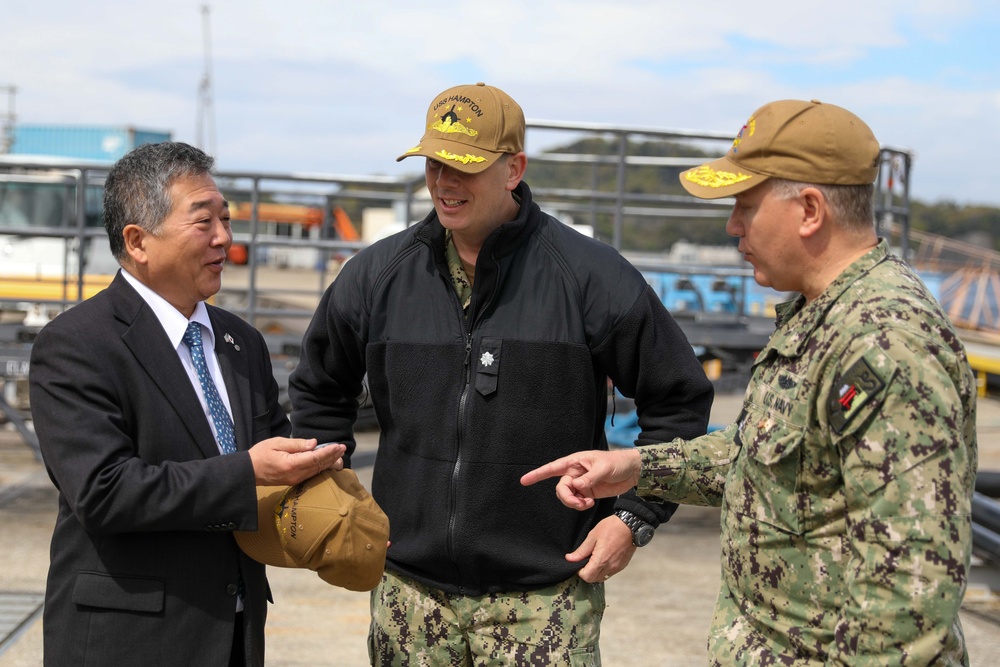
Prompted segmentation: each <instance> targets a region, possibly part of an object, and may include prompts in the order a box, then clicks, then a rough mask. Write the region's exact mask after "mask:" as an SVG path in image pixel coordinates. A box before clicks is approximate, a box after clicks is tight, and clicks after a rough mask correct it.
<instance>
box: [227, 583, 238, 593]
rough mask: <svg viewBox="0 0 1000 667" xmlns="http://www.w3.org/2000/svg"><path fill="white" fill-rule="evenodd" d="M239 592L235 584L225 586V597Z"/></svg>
mask: <svg viewBox="0 0 1000 667" xmlns="http://www.w3.org/2000/svg"><path fill="white" fill-rule="evenodd" d="M239 592H240V587H239V586H237V585H236V584H229V585H228V586H226V595H236V594H237V593H239Z"/></svg>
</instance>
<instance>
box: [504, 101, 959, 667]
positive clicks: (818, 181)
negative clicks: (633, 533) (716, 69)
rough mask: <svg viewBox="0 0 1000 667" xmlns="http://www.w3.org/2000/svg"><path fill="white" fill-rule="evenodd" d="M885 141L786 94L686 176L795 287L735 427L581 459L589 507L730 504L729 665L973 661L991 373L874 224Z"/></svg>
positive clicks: (714, 644) (785, 285) (568, 493)
mask: <svg viewBox="0 0 1000 667" xmlns="http://www.w3.org/2000/svg"><path fill="white" fill-rule="evenodd" d="M878 157H879V145H878V142H877V141H876V140H875V137H874V136H873V135H872V133H871V131H870V130H869V129H868V127H867V126H866V125H865V124H864V123H863V122H862V121H861V120H860V119H859V118H857V117H856V116H854V115H853V114H851V113H850V112H848V111H846V110H844V109H841V108H839V107H835V106H833V105H829V104H821V103H819V102H815V101H813V102H799V101H791V100H787V101H779V102H773V103H771V104H767V105H765V106H764V107H762V108H761V109H759V110H758V111H757V112H755V113H754V115H753V116H752V117H751V118H750V119H749V120H748V121H747V123H746V125H744V126H743V128H742V129H741V130H740V133H739V135H738V136H737V138H736V140H735V141H734V143H733V147H732V148H731V150H730V151H729V152H728V154H727V155H726V156H725V157H724V158H720V159H719V160H716V161H714V162H711V163H709V164H706V165H703V166H701V167H699V168H697V169H692V170H689V171H687V172H684V173H683V174H682V175H681V182H682V183H683V185H684V187H685V188H686V189H687V190H688V191H689V192H691V193H692V194H694V195H696V196H699V197H702V198H718V197H725V196H734V197H735V198H736V205H735V207H734V208H733V212H732V215H731V216H730V219H729V222H728V224H727V227H726V229H727V231H728V232H729V233H730V234H732V235H734V236H737V237H739V239H740V243H739V247H740V251H741V252H742V253H743V254H744V256H745V258H746V259H747V260H748V261H749V262H750V263H751V264H752V265H753V267H754V277H755V279H756V280H757V282H759V283H760V284H761V285H769V286H773V287H775V288H776V289H779V290H783V291H784V290H787V291H796V292H798V293H799V294H800V296H798V298H796V299H795V300H793V301H791V302H788V303H785V304H782V305H781V306H780V307H779V308H778V314H777V315H778V317H777V329H776V331H775V332H774V334H773V335H772V336H771V339H770V341H769V342H768V344H767V346H766V347H765V348H764V349H763V350H762V351H761V353H760V355H759V356H758V357H757V359H756V361H755V364H754V368H753V375H752V380H751V383H750V386H749V387H748V389H747V391H746V395H745V398H744V403H743V410H742V412H741V413H740V416H739V418H738V419H737V421H736V423H734V424H732V425H731V426H729V427H728V428H727V429H725V430H723V431H718V432H715V433H712V434H709V435H706V436H703V437H699V438H696V439H694V440H689V441H683V440H674V441H672V442H669V443H665V444H661V445H656V446H653V447H645V448H643V449H642V450H632V451H621V452H613V453H610V454H608V453H604V452H596V453H583V454H579V455H571V456H568V457H564V458H563V459H560V460H559V461H555V462H553V463H551V464H549V465H547V466H543V467H542V468H540V469H538V470H536V471H533V472H532V473H529V474H528V475H526V476H525V477H524V478H523V479H522V483H525V484H533V483H535V482H537V481H539V480H541V479H545V478H547V477H552V476H562V479H561V480H560V482H559V483H558V485H557V489H556V491H557V495H558V496H559V498H560V499H561V500H562V501H563V503H564V504H566V505H568V506H570V507H575V508H578V509H581V508H586V507H588V506H589V505H590V503H592V502H593V500H592V499H593V498H596V497H603V496H605V495H608V494H614V493H620V492H621V491H623V490H625V489H628V488H631V487H632V486H633V485H636V484H637V491H638V493H639V495H640V496H643V497H657V498H664V499H669V500H671V501H674V502H678V503H688V504H695V505H721V507H722V586H721V591H720V594H719V599H718V602H717V604H716V608H715V614H714V617H713V620H712V629H711V635H710V638H709V642H708V648H709V653H710V656H711V659H712V664H715V665H825V664H850V665H928V664H934V665H964V664H968V656H967V653H966V651H965V645H964V639H963V635H962V628H961V625H960V623H959V618H958V609H959V606H960V604H961V602H962V597H963V594H964V592H965V586H966V580H967V576H968V571H969V560H970V554H971V545H972V540H971V502H972V490H973V485H974V481H975V470H976V435H975V393H974V389H975V383H974V380H973V377H972V373H971V370H970V368H969V364H968V360H967V359H966V354H965V350H964V349H963V346H962V343H961V341H960V340H959V339H958V337H957V335H956V333H955V330H954V329H953V328H952V326H951V324H950V323H949V322H948V319H947V317H946V316H945V315H944V313H943V312H942V311H941V309H940V307H939V306H938V304H937V303H936V301H935V300H934V299H933V297H932V296H931V295H930V294H929V293H928V291H927V289H926V288H925V287H924V285H923V284H922V283H921V282H920V280H919V279H918V278H917V277H916V276H915V275H914V274H913V272H912V271H911V270H910V269H909V268H908V267H907V266H906V265H905V264H904V263H903V262H902V261H900V260H899V259H897V258H896V257H894V256H893V255H891V254H890V253H889V248H888V245H887V243H886V241H885V240H880V239H878V238H877V237H876V235H875V231H874V228H873V212H872V199H873V187H872V185H871V184H872V183H873V181H874V180H875V177H876V175H877V164H878Z"/></svg>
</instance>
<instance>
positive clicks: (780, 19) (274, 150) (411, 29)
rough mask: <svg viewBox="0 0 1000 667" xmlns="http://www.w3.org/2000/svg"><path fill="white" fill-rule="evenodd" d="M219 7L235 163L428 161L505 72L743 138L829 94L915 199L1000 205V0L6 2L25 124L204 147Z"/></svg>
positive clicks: (219, 81) (228, 165) (537, 115)
mask: <svg viewBox="0 0 1000 667" xmlns="http://www.w3.org/2000/svg"><path fill="white" fill-rule="evenodd" d="M204 5H208V6H209V8H210V11H209V17H210V26H211V27H210V35H211V40H210V44H211V50H210V53H211V58H210V60H211V80H212V84H213V100H214V104H213V112H214V113H213V115H212V120H214V123H212V122H208V121H206V123H205V127H211V126H212V125H213V124H214V127H215V139H214V141H212V140H211V138H210V136H209V135H208V133H206V134H205V139H204V142H203V143H204V144H205V146H206V147H208V148H212V147H213V146H214V149H215V152H216V154H217V156H218V158H219V166H220V168H222V169H230V170H235V169H239V170H266V171H276V172H323V173H333V174H357V175H369V174H389V175H400V174H403V173H414V172H419V171H420V170H421V169H422V167H421V165H420V164H419V163H418V162H417V161H416V160H406V161H404V162H402V163H399V164H397V163H396V162H395V161H394V160H395V157H396V156H397V155H399V154H400V153H401V152H403V151H404V150H406V149H407V148H409V147H411V146H412V145H414V144H415V143H416V142H417V140H418V139H419V137H420V135H421V134H422V132H423V127H422V125H423V117H424V113H425V110H426V107H427V104H428V103H429V102H430V101H431V98H433V97H434V96H435V95H436V94H437V93H438V92H440V91H442V90H444V89H445V88H447V87H450V86H452V85H455V84H458V83H472V82H475V81H486V82H487V83H491V84H494V85H497V86H499V87H501V88H503V89H504V90H506V91H507V92H508V93H510V94H511V95H512V96H513V97H514V98H515V99H517V100H518V101H519V102H520V103H521V106H522V107H523V108H524V110H525V114H526V115H527V117H528V118H529V119H538V120H553V121H574V122H585V123H607V124H620V125H626V126H633V127H647V128H658V129H688V130H705V131H712V132H722V133H726V134H730V135H735V133H736V131H737V130H738V129H739V127H740V126H741V125H742V124H743V122H744V121H745V120H746V118H747V117H748V116H749V115H750V114H751V113H752V112H753V111H754V110H755V109H756V108H758V107H759V106H761V105H762V104H764V103H765V102H768V101H770V100H774V99H781V98H799V99H811V98H815V99H820V100H822V101H825V102H831V103H835V104H839V105H841V106H844V107H847V108H849V109H851V110H852V111H854V112H856V113H857V114H858V115H860V116H861V117H862V118H864V119H865V120H866V121H867V122H868V123H869V125H871V127H872V129H873V130H874V131H875V134H876V136H877V137H878V138H879V140H880V141H881V142H882V144H883V145H884V146H889V147H893V148H901V149H906V150H909V151H911V152H912V153H913V154H914V163H913V172H912V178H911V195H912V196H913V197H914V198H916V199H920V200H922V201H928V202H933V201H940V200H950V201H956V202H959V203H982V204H989V205H998V206H1000V184H998V182H1000V179H998V177H997V174H996V171H997V170H998V169H1000V167H998V166H997V165H998V162H1000V161H998V160H997V157H998V156H1000V131H998V125H1000V38H998V36H1000V3H997V2H996V0H837V1H836V2H829V0H823V1H822V2H812V1H811V0H759V1H757V2H752V1H751V2H746V1H742V2H735V1H731V0H714V1H713V2H697V1H695V2H675V1H671V0H634V1H629V0H496V1H493V2H481V1H480V2H476V1H472V2H460V3H455V2H451V3H449V2H447V1H445V2H442V1H440V0H439V1H437V2H428V1H425V0H409V1H404V0H396V1H393V2H390V1H388V0H364V1H359V0H351V1H350V2H342V1H340V0H280V1H279V0H210V1H209V0H206V1H205V2H201V1H198V0H171V2H152V1H149V0H133V1H130V2H114V1H112V0H93V1H92V2H85V3H83V2H78V1H76V0H73V1H70V0H36V1H35V2H24V1H23V0H0V87H4V86H15V87H16V90H17V92H16V96H15V97H14V101H15V112H16V115H17V119H18V122H20V123H25V124H60V125H63V124H66V125H70V124H72V125H133V126H138V127H142V128H149V129H156V130H166V131H170V132H172V134H173V137H174V138H175V139H178V140H183V141H189V142H191V143H198V140H199V136H198V133H197V127H198V125H197V118H198V113H199V105H198V88H199V83H200V82H201V80H202V78H203V76H204V74H205V71H206V68H205V62H206V50H205V39H204V32H203V13H202V7H203V6H204ZM2 92H3V90H2V88H0V93H2ZM6 111H7V96H4V95H2V94H0V114H3V113H5V112H6ZM538 136H542V135H538ZM544 141H545V139H544V138H543V139H538V140H536V142H535V143H534V144H532V135H531V133H529V136H528V142H529V152H531V151H532V150H538V149H541V148H544V147H546V146H543V145H540V144H542V143H544ZM723 148H724V147H723ZM720 152H721V151H720ZM529 182H530V171H529Z"/></svg>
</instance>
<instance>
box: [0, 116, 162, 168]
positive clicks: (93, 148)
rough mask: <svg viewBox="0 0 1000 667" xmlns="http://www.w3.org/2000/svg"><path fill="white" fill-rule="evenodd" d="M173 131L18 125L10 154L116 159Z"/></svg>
mask: <svg viewBox="0 0 1000 667" xmlns="http://www.w3.org/2000/svg"><path fill="white" fill-rule="evenodd" d="M170 140H171V133H170V132H164V131H161V130H151V129H145V128H138V127H132V126H131V125H123V126H114V125H25V124H21V123H18V124H15V125H14V127H13V132H12V141H11V145H10V147H9V152H10V154H11V155H38V156H47V157H65V158H76V159H81V160H98V161H102V162H115V161H116V160H118V159H119V158H120V157H122V156H123V155H125V154H126V153H128V152H129V151H130V150H132V149H133V148H135V147H136V146H141V145H143V144H154V143H159V142H161V141H170Z"/></svg>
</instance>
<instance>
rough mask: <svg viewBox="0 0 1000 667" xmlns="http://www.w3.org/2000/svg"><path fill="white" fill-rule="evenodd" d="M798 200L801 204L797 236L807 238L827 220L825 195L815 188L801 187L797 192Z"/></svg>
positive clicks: (817, 230)
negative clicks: (800, 217)
mask: <svg viewBox="0 0 1000 667" xmlns="http://www.w3.org/2000/svg"><path fill="white" fill-rule="evenodd" d="M798 201H799V204H800V205H801V206H802V219H801V220H800V222H799V236H800V237H802V238H809V237H810V236H812V235H814V234H816V233H817V232H819V231H820V230H821V229H822V228H823V224H824V223H825V222H826V221H827V212H828V211H827V205H826V197H824V196H823V193H822V192H820V191H819V190H818V189H816V188H803V189H802V191H801V192H799V196H798Z"/></svg>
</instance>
